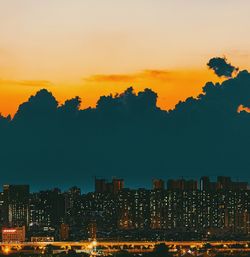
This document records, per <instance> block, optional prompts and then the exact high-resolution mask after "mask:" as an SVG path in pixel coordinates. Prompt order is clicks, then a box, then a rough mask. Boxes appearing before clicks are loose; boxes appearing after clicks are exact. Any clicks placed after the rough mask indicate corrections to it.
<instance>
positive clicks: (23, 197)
mask: <svg viewBox="0 0 250 257" xmlns="http://www.w3.org/2000/svg"><path fill="white" fill-rule="evenodd" d="M29 196H30V195H29V186H28V185H4V186H3V201H4V225H6V226H10V227H15V226H17V227H19V226H23V225H25V226H28V224H29Z"/></svg>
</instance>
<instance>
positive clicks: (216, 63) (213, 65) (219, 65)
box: [207, 57, 239, 78]
mask: <svg viewBox="0 0 250 257" xmlns="http://www.w3.org/2000/svg"><path fill="white" fill-rule="evenodd" d="M207 66H208V67H209V69H212V70H213V71H214V73H215V74H216V75H217V76H219V77H227V78H230V77H232V75H233V73H234V72H237V71H238V70H239V68H237V67H234V66H233V65H231V63H229V62H227V59H226V58H225V57H224V58H221V57H215V58H212V59H210V60H209V62H208V63H207Z"/></svg>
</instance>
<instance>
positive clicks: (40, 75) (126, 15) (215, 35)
mask: <svg viewBox="0 0 250 257" xmlns="http://www.w3.org/2000/svg"><path fill="white" fill-rule="evenodd" d="M249 11H250V1H249V0H237V1H235V0H234V1H233V0H219V1H218V0H209V1H205V0H188V1H187V0H126V1H122V0H102V1H100V0H53V1H51V0H22V1H20V0H0V35H1V36H0V112H1V113H2V114H4V115H7V114H9V113H10V114H12V115H13V114H14V113H15V112H16V110H17V108H18V105H19V104H21V103H22V102H23V101H26V100H27V99H28V97H29V96H30V95H31V94H34V93H35V92H36V91H38V90H39V89H41V88H47V89H48V90H50V91H51V92H53V94H54V95H55V96H56V98H57V99H58V100H59V101H60V102H61V103H62V102H63V101H64V100H65V99H68V98H71V97H74V96H76V95H79V96H80V97H81V98H82V100H83V103H82V108H85V107H88V106H92V107H94V106H95V104H96V101H97V100H98V98H99V97H100V96H101V95H107V94H109V93H113V94H114V93H116V92H118V93H120V92H122V91H123V90H124V89H125V88H127V87H129V86H133V87H134V88H135V90H136V91H139V90H142V89H143V88H146V87H148V88H151V89H153V90H154V91H156V92H157V93H158V96H159V98H158V103H157V104H158V106H159V107H160V108H162V109H171V108H174V106H175V104H176V103H178V101H179V100H185V99H186V98H187V97H188V96H196V95H198V94H199V93H200V92H201V88H202V86H203V85H204V84H205V82H206V81H210V80H211V81H220V80H219V79H218V78H217V77H216V76H215V75H213V73H212V72H211V71H209V70H208V69H207V67H206V63H207V62H208V60H209V59H210V58H212V57H214V56H226V57H227V58H228V60H229V61H230V62H231V63H232V64H234V65H236V66H239V67H240V69H248V68H249V66H250V49H249V45H250V33H249V31H250V19H249Z"/></svg>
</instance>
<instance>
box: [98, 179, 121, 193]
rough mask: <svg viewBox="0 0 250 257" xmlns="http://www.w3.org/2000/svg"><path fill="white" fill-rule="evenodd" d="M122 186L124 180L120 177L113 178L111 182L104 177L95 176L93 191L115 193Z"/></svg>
mask: <svg viewBox="0 0 250 257" xmlns="http://www.w3.org/2000/svg"><path fill="white" fill-rule="evenodd" d="M123 188H124V180H123V179H120V178H113V179H112V182H107V181H106V180H105V179H97V178H95V192H96V193H113V194H117V193H118V192H119V191H121V190H122V189H123Z"/></svg>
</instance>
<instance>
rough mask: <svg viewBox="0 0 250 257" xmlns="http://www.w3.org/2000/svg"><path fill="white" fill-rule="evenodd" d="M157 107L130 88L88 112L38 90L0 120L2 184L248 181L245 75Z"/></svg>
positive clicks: (148, 93) (146, 94)
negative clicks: (101, 179)
mask: <svg viewBox="0 0 250 257" xmlns="http://www.w3.org/2000/svg"><path fill="white" fill-rule="evenodd" d="M116 75H117V74H116ZM122 75H124V74H122ZM128 75H131V74H128ZM135 75H136V77H137V76H139V77H141V76H142V77H143V78H145V77H147V76H148V77H149V78H155V77H156V78H157V79H168V77H169V74H168V71H162V70H161V71H158V70H145V71H142V72H139V73H137V74H132V75H131V76H130V78H133V76H135ZM113 78H114V77H112V76H111V77H109V76H105V77H102V79H105V80H104V81H106V80H108V81H109V80H110V79H113ZM125 78H126V79H127V77H125ZM115 79H124V77H119V76H117V77H115ZM156 102H157V93H156V92H154V91H152V90H151V89H144V90H141V91H139V92H135V91H134V90H133V88H132V87H131V88H128V89H126V90H125V91H124V92H123V93H121V94H116V95H111V94H110V95H104V96H101V97H100V99H99V101H98V102H97V105H96V107H95V108H86V109H80V104H81V99H80V98H79V97H75V98H72V99H69V100H66V101H65V103H64V104H62V105H59V104H58V101H57V100H56V98H55V97H54V96H53V94H52V93H51V92H49V91H48V90H45V89H43V90H39V91H38V92H37V93H36V94H34V95H33V96H31V97H30V98H29V99H28V100H27V101H26V102H24V103H23V104H21V105H20V106H19V109H18V112H17V113H16V115H15V117H14V118H13V120H9V119H7V118H6V119H5V118H4V117H2V118H1V119H0V135H3V136H2V137H1V148H0V156H1V162H0V170H3V171H5V180H6V181H8V182H9V183H11V182H13V183H14V182H16V181H17V182H18V181H19V182H20V181H29V183H37V184H40V185H41V184H44V185H47V186H51V185H54V184H55V183H56V184H62V185H65V183H70V184H71V183H72V184H73V183H74V184H75V183H76V184H79V183H82V181H86V183H91V177H93V176H95V175H96V176H105V177H108V176H114V175H116V176H121V177H124V178H125V179H129V180H130V181H133V183H134V184H139V183H140V185H143V186H144V185H145V184H146V183H147V182H149V181H150V180H151V179H152V176H157V177H163V178H166V177H169V176H172V175H173V174H174V175H173V176H175V177H180V176H192V177H197V176H200V175H201V174H202V175H203V174H204V175H205V174H207V175H211V174H214V173H217V174H222V175H228V176H229V175H236V174H237V175H238V176H248V173H249V170H250V160H249V145H250V137H249V131H250V114H249V113H248V112H247V111H240V110H242V109H243V110H248V109H249V108H250V73H249V72H248V71H240V72H238V74H237V75H236V76H234V77H233V78H230V79H226V80H224V81H223V82H222V83H212V82H208V83H206V84H205V86H204V87H203V92H202V93H201V94H200V95H198V96H197V97H196V98H194V97H189V98H188V99H186V100H185V101H183V102H180V103H179V104H178V105H176V107H175V109H173V110H172V111H164V110H161V109H159V108H157V105H156ZM13 178H14V179H15V181H13Z"/></svg>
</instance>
